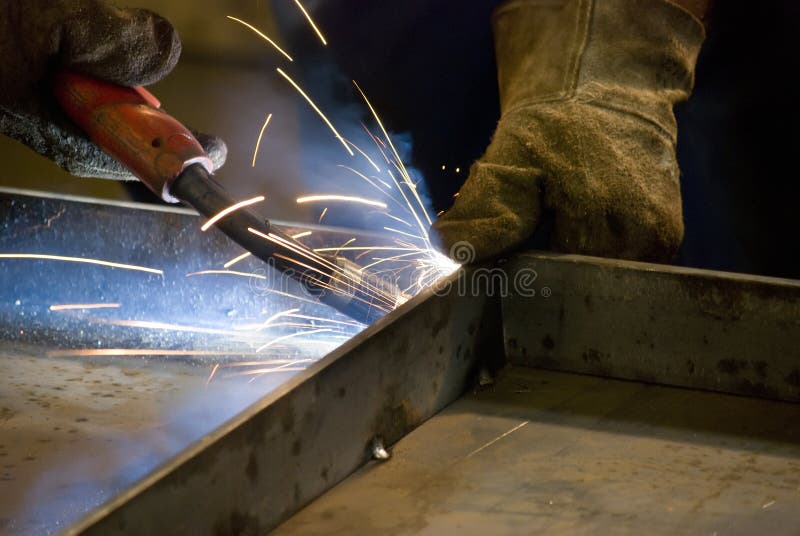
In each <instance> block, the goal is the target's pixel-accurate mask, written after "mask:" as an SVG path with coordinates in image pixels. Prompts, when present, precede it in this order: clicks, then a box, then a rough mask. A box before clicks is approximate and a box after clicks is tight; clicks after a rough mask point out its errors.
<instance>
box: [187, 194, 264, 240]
mask: <svg viewBox="0 0 800 536" xmlns="http://www.w3.org/2000/svg"><path fill="white" fill-rule="evenodd" d="M264 199H266V198H265V197H264V196H263V195H257V196H255V197H253V198H251V199H245V200H244V201H239V202H238V203H236V204H233V205H231V206H229V207H228V208H225V209H222V210H220V211H219V212H218V213H217V214H215V215H214V217H212V218H211V219H210V220H208V221H207V222H205V223H204V224H203V226H202V227H200V230H201V231H203V232H206V231H208V230H209V229H210V228H211V226H212V225H214V224H215V223H217V222H218V221H219V220H221V219H222V218H224V217H225V216H227V215H229V214H231V213H233V212H236V211H237V210H239V209H242V208H244V207H248V206H250V205H255V204H256V203H261V202H262V201H264Z"/></svg>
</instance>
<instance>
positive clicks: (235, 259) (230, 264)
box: [222, 251, 252, 269]
mask: <svg viewBox="0 0 800 536" xmlns="http://www.w3.org/2000/svg"><path fill="white" fill-rule="evenodd" d="M250 255H252V253H250V252H249V251H245V252H244V253H242V254H241V255H239V256H238V257H235V258H233V259H231V260H229V261H228V262H226V263H225V264H223V265H222V267H223V268H226V269H227V268H230V267H231V266H233V265H234V264H236V263H237V262H241V261H243V260H245V259H246V258H247V257H249V256H250Z"/></svg>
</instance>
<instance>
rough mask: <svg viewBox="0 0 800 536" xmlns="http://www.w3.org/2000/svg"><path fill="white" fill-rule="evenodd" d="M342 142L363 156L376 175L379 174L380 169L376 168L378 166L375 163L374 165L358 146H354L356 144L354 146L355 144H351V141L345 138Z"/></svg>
mask: <svg viewBox="0 0 800 536" xmlns="http://www.w3.org/2000/svg"><path fill="white" fill-rule="evenodd" d="M344 141H346V142H347V143H349V144H350V145H351V146H352V147H353V149H355V150H356V151H358V152H359V153H360V154H361V156H363V157H364V158H366V159H367V162H369V163H370V164H371V165H372V167H374V168H375V171H377V172H378V173H380V172H381V168H379V167H378V164H376V163H375V162H374V161H373V160H372V158H370V157H369V156H368V155H367V153H365V152H364V151H362V150H361V148H360V147H359V146H358V145H356V144H355V143H353V142H352V141H350V140H348V139H347V138H345V140H344Z"/></svg>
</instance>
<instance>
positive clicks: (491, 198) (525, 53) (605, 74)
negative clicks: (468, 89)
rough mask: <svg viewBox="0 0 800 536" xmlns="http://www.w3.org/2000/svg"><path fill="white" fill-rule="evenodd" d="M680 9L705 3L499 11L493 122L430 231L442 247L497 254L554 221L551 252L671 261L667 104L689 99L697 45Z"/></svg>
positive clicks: (521, 5)
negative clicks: (497, 114) (485, 144)
mask: <svg viewBox="0 0 800 536" xmlns="http://www.w3.org/2000/svg"><path fill="white" fill-rule="evenodd" d="M679 3H680V4H683V5H678V4H679ZM687 4H692V5H695V4H696V5H698V6H701V7H699V8H698V9H705V7H706V6H707V4H708V0H682V1H681V2H676V3H672V2H668V1H665V0H594V1H592V0H562V1H557V2H540V1H534V0H511V1H508V2H506V3H505V4H503V5H501V6H500V7H499V8H498V9H497V11H496V12H495V14H494V18H493V25H494V34H495V49H496V55H497V64H498V78H499V83H500V98H501V109H502V116H501V119H500V122H499V124H498V126H497V130H496V132H495V134H494V137H493V139H492V142H491V144H490V145H489V148H488V149H487V151H486V153H485V154H484V156H483V157H482V158H481V159H480V160H479V161H478V162H476V163H475V164H474V165H473V166H472V169H471V170H470V175H469V178H468V180H467V182H466V183H465V184H464V186H463V188H462V189H461V191H460V195H459V197H458V198H457V199H456V202H455V205H454V206H453V207H452V208H451V209H450V210H449V211H447V212H446V213H445V214H444V216H443V217H442V218H441V219H439V221H437V222H436V223H435V224H434V228H433V234H434V236H436V235H438V236H439V238H440V240H441V247H442V249H443V250H445V251H451V250H452V252H453V254H454V255H456V256H458V257H460V259H459V260H464V259H465V258H466V259H469V258H470V254H468V253H465V251H468V250H469V249H470V248H471V252H472V259H473V260H481V259H484V258H487V257H492V256H495V255H498V254H501V253H504V252H508V251H510V250H513V249H514V248H516V247H519V246H520V245H521V244H523V243H524V242H525V241H526V240H527V239H528V238H530V237H531V236H532V235H533V234H534V233H535V232H536V231H537V229H538V228H539V227H540V225H541V224H542V222H543V221H545V220H549V221H550V222H551V223H552V228H551V230H550V235H549V243H550V247H551V248H552V249H554V250H557V251H563V252H574V253H582V254H588V255H599V256H607V257H619V258H629V259H639V260H650V261H668V260H669V259H670V258H671V257H672V256H673V255H674V254H675V253H676V251H677V249H678V247H679V246H680V243H681V241H682V238H683V219H682V210H681V197H680V183H679V170H678V165H677V161H676V157H675V142H676V132H677V128H676V122H675V117H674V115H673V111H672V107H673V104H675V103H676V102H679V101H681V100H684V99H686V98H688V96H689V93H690V92H691V89H692V85H693V81H694V68H695V62H696V59H697V55H698V52H699V50H700V47H701V44H702V42H703V39H704V37H705V32H704V28H703V25H702V23H701V22H700V20H699V19H698V18H697V17H696V16H695V14H693V13H692V12H691V11H690V10H688V9H686V7H689V8H690V9H691V6H688V5H687ZM460 242H465V243H464V244H459V243H460ZM466 243H468V244H469V245H467V244H466ZM457 244H458V245H459V247H456V245H457ZM456 250H457V251H456Z"/></svg>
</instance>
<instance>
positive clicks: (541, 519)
mask: <svg viewBox="0 0 800 536" xmlns="http://www.w3.org/2000/svg"><path fill="white" fill-rule="evenodd" d="M798 422H800V405H796V404H786V403H781V402H776V401H771V400H762V399H756V398H747V397H739V396H731V395H724V394H719V393H710V392H699V391H691V390H687V389H675V388H668V387H660V386H652V385H647V384H642V383H638V382H629V381H615V380H608V379H603V378H597V377H591V376H586V375H578V374H565V373H558V372H551V371H544V370H535V369H530V368H524V367H513V368H511V370H507V371H504V373H503V374H501V376H500V378H499V379H498V381H497V383H496V384H495V385H494V386H493V388H492V389H489V390H486V391H484V392H481V393H478V394H469V395H466V396H464V397H463V398H461V399H459V400H458V401H457V402H455V403H454V404H452V405H451V406H449V407H448V408H447V409H445V410H444V411H442V412H441V413H439V414H438V415H436V416H435V417H434V418H433V419H431V420H429V421H428V422H426V423H425V424H423V425H422V426H421V427H420V428H418V429H417V430H414V431H413V432H411V433H410V434H409V435H408V436H407V437H405V438H403V439H402V440H401V441H400V442H399V443H398V444H397V445H396V446H395V448H394V450H393V458H392V461H390V462H389V463H387V464H377V463H371V464H369V465H367V466H365V467H364V468H363V469H361V470H359V471H358V472H356V473H355V474H353V475H352V477H350V478H348V479H347V480H345V481H344V482H343V483H342V484H340V485H339V486H337V487H336V488H334V489H332V490H331V491H329V492H328V493H326V494H325V495H323V496H322V497H320V498H319V499H318V500H316V501H314V503H312V504H311V505H309V506H308V507H306V508H305V509H303V510H301V511H300V512H298V513H297V514H296V515H295V516H293V517H292V518H291V519H289V520H288V521H287V522H286V523H284V524H283V525H281V526H280V527H279V528H278V529H277V530H276V531H274V532H273V533H272V534H274V535H275V536H288V535H294V534H303V535H305V536H322V535H328V534H381V535H387V536H400V535H431V536H435V535H439V534H458V535H464V536H470V535H475V536H484V535H487V534H491V535H518V534H585V535H589V534H664V535H672V534H697V535H712V534H720V535H725V534H731V535H735V534H770V535H782V534H786V535H796V534H797V533H798V531H799V530H800V432H798V429H797V423H798Z"/></svg>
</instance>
